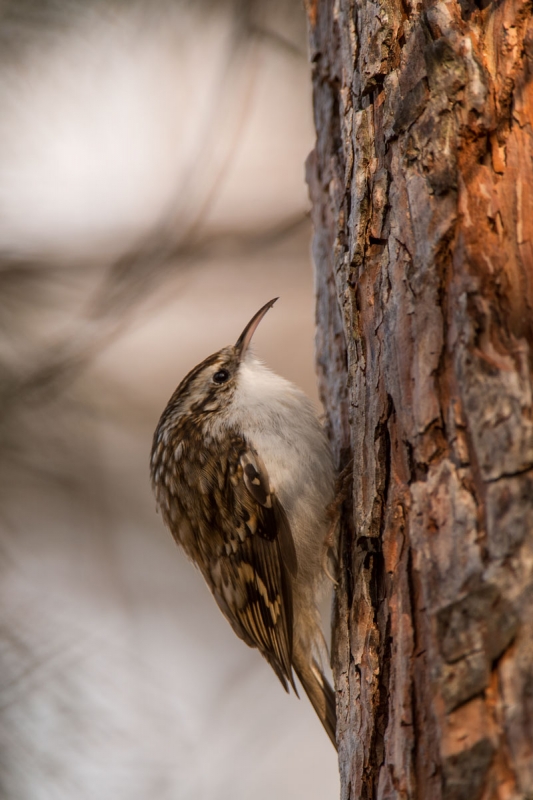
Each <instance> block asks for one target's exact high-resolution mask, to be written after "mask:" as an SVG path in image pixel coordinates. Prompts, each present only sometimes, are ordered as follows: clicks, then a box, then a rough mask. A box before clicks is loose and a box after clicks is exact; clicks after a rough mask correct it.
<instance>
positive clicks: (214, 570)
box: [202, 436, 297, 689]
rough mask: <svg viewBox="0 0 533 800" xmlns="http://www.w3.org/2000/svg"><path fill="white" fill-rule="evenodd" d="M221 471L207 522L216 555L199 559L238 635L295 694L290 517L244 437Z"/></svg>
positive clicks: (234, 443)
mask: <svg viewBox="0 0 533 800" xmlns="http://www.w3.org/2000/svg"><path fill="white" fill-rule="evenodd" d="M226 455H227V457H226ZM218 469H220V470H221V471H220V472H219V473H218V474H217V475H213V476H210V480H208V481H207V482H208V484H209V483H210V484H211V485H212V487H213V491H212V494H211V497H210V499H209V501H208V502H209V503H210V513H208V514H206V515H205V516H204V519H205V521H206V522H207V521H208V524H209V527H210V532H209V533H210V536H211V543H214V542H216V543H217V545H216V551H217V552H216V553H215V557H214V558H213V557H211V558H207V559H202V561H203V563H204V565H205V566H206V567H207V570H206V571H207V574H205V573H204V574H205V577H206V579H207V581H208V583H209V585H210V587H211V590H212V592H213V595H214V597H215V599H216V601H217V603H218V605H219V606H220V608H221V610H222V612H223V613H224V615H225V616H226V618H227V619H228V620H229V622H230V624H231V626H232V627H233V629H234V631H235V632H236V633H237V635H238V636H240V638H241V639H244V641H245V642H246V643H247V644H249V645H250V646H252V647H257V648H258V649H259V650H260V651H261V653H262V654H263V655H264V656H265V658H266V659H267V661H268V662H269V663H270V664H271V666H272V667H273V669H274V671H275V672H276V674H277V676H278V677H279V679H280V681H281V683H282V684H283V686H284V687H285V689H287V688H288V687H287V681H289V682H290V683H291V684H292V686H293V687H294V681H293V676H292V638H293V620H292V591H291V575H293V576H294V575H295V574H296V570H297V563H296V551H295V548H294V542H293V538H292V533H291V529H290V525H289V521H288V519H287V515H286V513H285V511H284V509H283V507H282V505H281V503H280V501H279V500H278V498H277V497H276V495H275V493H274V492H273V491H272V490H271V487H270V482H269V478H268V474H267V471H266V469H265V466H264V464H263V463H262V461H261V459H260V457H259V455H258V454H257V453H256V452H255V450H254V449H253V448H252V447H250V445H249V444H247V442H246V441H245V440H244V439H243V438H242V437H241V436H235V437H233V439H232V446H231V448H230V450H229V452H228V453H227V454H225V457H224V458H223V460H222V461H219V464H218ZM204 477H205V474H204ZM215 482H216V486H215V485H214V484H215ZM207 499H208V498H207V497H206V500H207ZM207 517H209V520H207ZM205 533H206V534H208V531H207V530H206V531H205ZM204 538H205V537H204Z"/></svg>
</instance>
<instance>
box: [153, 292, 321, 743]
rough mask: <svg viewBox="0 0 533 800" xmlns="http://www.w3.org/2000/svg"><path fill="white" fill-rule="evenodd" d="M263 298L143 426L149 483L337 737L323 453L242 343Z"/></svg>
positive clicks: (293, 391)
mask: <svg viewBox="0 0 533 800" xmlns="http://www.w3.org/2000/svg"><path fill="white" fill-rule="evenodd" d="M276 299H277V298H276ZM274 303H275V300H271V301H270V302H269V303H267V304H266V305H264V306H263V307H262V308H261V309H260V310H259V311H258V312H257V314H255V315H254V316H253V317H252V319H251V320H250V322H249V323H248V325H247V326H246V327H245V329H244V331H243V332H242V334H241V335H240V336H239V338H238V339H237V343H236V344H235V345H233V346H230V347H224V348H223V349H222V350H219V351H218V352H217V353H214V355H212V356H209V357H208V358H206V359H205V360H204V361H202V363H201V364H199V365H198V366H197V367H195V368H194V369H193V370H191V372H189V374H188V375H187V376H186V377H185V378H184V379H183V380H182V382H181V383H180V385H179V386H178V388H177V389H176V391H175V392H174V394H173V395H172V397H171V398H170V401H169V403H168V405H167V407H166V409H165V411H164V412H163V414H162V416H161V419H160V420H159V424H158V426H157V429H156V432H155V435H154V440H153V447H152V457H151V475H152V485H153V488H154V492H155V496H156V499H157V504H158V506H159V508H160V509H161V512H162V515H163V518H164V520H165V523H166V524H167V526H168V527H169V529H170V531H171V532H172V534H173V536H174V538H175V539H176V541H177V542H178V544H180V545H181V546H182V547H183V549H184V550H185V552H186V554H187V555H188V556H189V558H190V559H191V560H192V561H193V562H194V563H195V564H196V565H197V566H198V567H199V569H200V571H201V573H202V575H203V577H204V578H205V580H206V582H207V585H208V586H209V588H210V590H211V592H212V593H213V596H214V598H215V600H216V601H217V603H218V605H219V607H220V609H221V611H222V613H223V614H224V616H225V617H226V619H227V620H228V621H229V623H230V625H231V627H232V628H233V630H234V631H235V633H236V634H237V636H239V637H240V638H241V639H243V641H245V642H246V644H248V645H249V646H250V647H257V649H258V650H259V651H260V652H261V653H262V655H263V656H264V657H265V658H266V660H267V661H268V663H269V664H270V665H271V666H272V668H273V670H274V672H275V673H276V675H277V676H278V678H279V679H280V681H281V683H282V685H283V686H284V688H285V690H286V691H288V685H289V684H290V685H291V686H292V687H293V688H294V690H295V691H296V687H295V684H294V677H293V669H294V671H295V673H296V675H297V676H298V678H299V680H300V682H301V684H302V686H303V687H304V689H305V691H306V693H307V696H308V697H309V699H310V701H311V703H312V705H313V707H314V709H315V711H316V712H317V714H318V716H319V717H320V720H321V721H322V724H323V725H324V728H325V729H326V731H327V733H328V735H329V737H330V739H331V741H332V742H333V744H334V745H335V746H336V741H335V728H336V715H335V695H334V692H333V689H332V688H331V686H330V684H329V683H328V681H327V679H326V678H325V675H324V671H325V665H326V664H327V648H326V645H325V642H324V637H323V634H322V630H321V624H320V614H319V611H318V607H317V603H318V601H319V599H320V595H321V590H322V588H323V586H324V583H325V572H324V567H323V565H324V563H325V547H326V544H325V540H326V536H327V532H328V521H327V508H328V506H329V505H330V504H331V502H332V499H333V493H334V470H333V462H332V458H331V452H330V449H329V445H328V442H327V440H326V437H325V435H324V432H323V430H322V428H321V426H320V423H319V421H318V419H317V416H316V414H315V412H314V409H313V407H312V405H311V403H310V401H309V400H308V399H307V397H306V396H305V395H304V394H303V393H302V392H301V391H300V390H299V389H297V388H296V387H295V386H293V384H291V383H289V381H286V380H285V379H284V378H281V377H280V376H279V375H276V374H275V373H274V372H272V371H271V370H269V369H268V368H267V367H265V366H264V365H263V364H262V363H261V362H260V361H259V360H257V359H256V358H255V356H254V355H253V354H252V353H251V351H250V349H249V345H250V341H251V339H252V336H253V334H254V332H255V330H256V328H257V326H258V325H259V323H260V322H261V320H262V319H263V317H264V315H265V314H266V312H267V311H268V310H269V308H271V307H272V306H273V304H274Z"/></svg>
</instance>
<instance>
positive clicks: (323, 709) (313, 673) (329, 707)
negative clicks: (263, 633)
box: [293, 653, 337, 750]
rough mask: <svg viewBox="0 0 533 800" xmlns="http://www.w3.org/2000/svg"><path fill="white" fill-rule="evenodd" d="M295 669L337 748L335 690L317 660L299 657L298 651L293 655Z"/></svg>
mask: <svg viewBox="0 0 533 800" xmlns="http://www.w3.org/2000/svg"><path fill="white" fill-rule="evenodd" d="M293 665H294V671H295V672H296V674H297V676H298V678H299V680H300V683H301V684H302V686H303V688H304V690H305V693H306V695H307V697H308V698H309V700H310V701H311V705H312V706H313V708H314V709H315V711H316V713H317V715H318V718H319V719H320V722H321V723H322V725H323V726H324V729H325V731H326V733H327V734H328V736H329V738H330V739H331V741H332V743H333V747H334V748H335V750H336V749H337V737H336V731H337V712H336V709H335V692H334V691H333V689H332V688H331V686H330V685H329V682H328V681H327V680H326V678H325V677H324V675H323V674H322V670H321V669H320V668H319V666H318V665H317V663H316V662H313V663H312V664H310V663H309V662H308V660H306V659H304V658H299V657H298V653H295V654H294V657H293Z"/></svg>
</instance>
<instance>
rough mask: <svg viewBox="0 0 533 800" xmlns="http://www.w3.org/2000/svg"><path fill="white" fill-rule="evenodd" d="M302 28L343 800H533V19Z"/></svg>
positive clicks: (428, 7)
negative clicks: (341, 484)
mask: <svg viewBox="0 0 533 800" xmlns="http://www.w3.org/2000/svg"><path fill="white" fill-rule="evenodd" d="M308 17H309V24H310V42H311V60H312V64H313V85H314V109H315V122H316V129H317V142H316V146H315V149H314V151H313V153H312V154H311V155H310V157H309V161H308V182H309V186H310V191H311V197H312V201H313V219H314V226H315V237H314V258H315V263H316V268H317V290H318V338H317V351H318V364H319V374H320V381H321V390H322V396H323V400H324V403H325V406H326V409H327V413H328V419H329V425H330V429H331V436H332V441H333V443H334V447H335V453H336V457H337V460H338V462H339V464H340V465H342V464H343V463H345V462H346V460H347V459H348V458H349V457H353V475H354V477H353V496H352V503H351V510H350V509H348V510H347V512H346V514H345V520H344V525H343V535H342V542H341V570H340V588H339V592H338V597H337V617H336V626H335V641H336V644H335V649H334V671H335V678H336V686H337V690H338V711H339V725H338V737H339V750H340V766H341V781H342V797H343V798H354V799H355V798H382V799H383V800H384V799H385V798H388V799H389V798H390V799H391V800H392V798H402V799H403V798H419V800H439V798H443V799H444V800H452V799H455V798H458V799H459V798H465V800H492V798H494V799H496V798H498V800H504V799H505V800H508V799H509V800H510V798H528V797H529V798H531V797H533V400H532V396H533V386H532V384H533V381H532V368H533V351H532V345H533V85H532V81H531V77H532V75H533V20H532V15H531V4H530V3H529V2H528V3H523V2H522V3H521V2H517V0H501V2H496V1H495V2H492V3H489V4H486V3H484V2H480V3H479V4H476V3H474V2H473V1H472V0H461V2H455V1H454V0H450V2H443V0H440V2H437V3H434V4H430V3H421V4H413V5H411V3H410V0H381V2H369V1H368V0H335V2H334V0H313V2H310V3H309V4H308Z"/></svg>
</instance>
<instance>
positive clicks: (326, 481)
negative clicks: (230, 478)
mask: <svg viewBox="0 0 533 800" xmlns="http://www.w3.org/2000/svg"><path fill="white" fill-rule="evenodd" d="M229 424H230V425H232V426H235V427H237V428H238V429H240V430H241V431H242V433H243V434H244V436H245V437H246V439H247V441H248V442H250V444H251V445H252V446H253V447H254V448H255V450H256V451H257V452H258V453H259V455H260V456H261V458H262V460H263V463H264V465H265V467H266V469H267V472H268V476H269V480H270V485H271V488H272V489H273V490H274V491H275V493H276V495H277V496H278V498H279V500H280V501H281V503H282V505H283V507H284V509H285V511H286V513H287V516H288V518H289V522H290V525H291V529H292V533H293V537H294V542H295V546H296V551H297V555H298V562H299V566H300V567H301V568H302V569H303V570H304V571H305V570H307V569H309V570H310V571H311V572H313V573H315V572H316V570H317V569H318V568H319V564H318V562H319V561H320V553H321V548H322V543H323V541H324V538H325V536H326V533H327V522H326V509H327V507H328V505H329V504H330V503H331V501H332V498H333V483H334V472H333V463H332V458H331V452H330V448H329V445H328V442H327V439H326V437H325V435H324V432H323V430H322V427H321V425H320V423H319V421H318V419H317V416H316V413H315V410H314V408H313V406H312V404H311V402H310V401H309V399H308V398H307V397H306V396H305V394H304V393H303V392H301V391H300V390H299V389H297V388H296V386H294V385H293V384H292V383H290V382H289V381H287V380H285V379H284V378H281V377H280V376H279V375H276V374H275V373H274V372H272V371H271V370H269V369H268V368H267V367H265V366H264V365H263V364H262V363H261V362H259V361H258V360H257V359H255V358H254V357H253V356H251V355H249V356H248V357H247V358H246V361H245V362H244V363H243V364H242V365H241V368H240V370H239V378H238V386H237V390H236V394H235V397H234V401H233V403H232V411H231V418H230V420H229Z"/></svg>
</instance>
